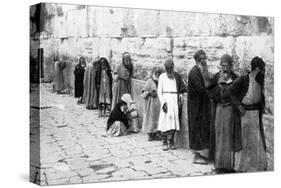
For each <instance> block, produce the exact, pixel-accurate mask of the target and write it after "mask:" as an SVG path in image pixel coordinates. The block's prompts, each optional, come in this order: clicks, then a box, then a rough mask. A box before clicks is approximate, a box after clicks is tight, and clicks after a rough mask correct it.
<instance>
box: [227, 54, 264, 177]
mask: <svg viewBox="0 0 281 188" xmlns="http://www.w3.org/2000/svg"><path fill="white" fill-rule="evenodd" d="M264 72H265V63H264V61H263V60H262V59H261V58H259V57H255V58H253V59H252V61H251V72H250V73H249V74H247V75H243V76H240V77H239V78H238V79H237V80H236V81H235V82H234V83H233V84H232V85H231V86H230V87H229V88H228V90H227V91H228V94H229V95H230V98H231V103H232V104H233V105H234V106H235V108H237V109H238V110H239V112H240V117H241V122H240V127H238V128H237V130H236V135H237V136H236V140H235V141H236V143H237V144H236V145H237V146H240V148H239V147H237V149H239V150H238V151H237V152H236V153H235V162H234V169H235V170H236V171H238V172H255V171H265V170H266V168H267V157H266V143H265V135H264V128H263V121H262V118H263V113H264V108H265V100H264Z"/></svg>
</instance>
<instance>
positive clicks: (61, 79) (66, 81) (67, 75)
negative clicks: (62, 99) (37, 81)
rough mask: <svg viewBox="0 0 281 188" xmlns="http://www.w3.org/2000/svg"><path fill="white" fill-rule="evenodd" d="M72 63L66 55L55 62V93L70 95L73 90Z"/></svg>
mask: <svg viewBox="0 0 281 188" xmlns="http://www.w3.org/2000/svg"><path fill="white" fill-rule="evenodd" d="M72 74H73V73H72V62H71V61H70V60H69V59H68V58H67V56H66V55H62V56H61V57H60V58H59V60H58V61H56V62H55V83H54V85H55V91H56V92H57V94H70V93H71V92H72V89H73V83H72V81H71V80H72Z"/></svg>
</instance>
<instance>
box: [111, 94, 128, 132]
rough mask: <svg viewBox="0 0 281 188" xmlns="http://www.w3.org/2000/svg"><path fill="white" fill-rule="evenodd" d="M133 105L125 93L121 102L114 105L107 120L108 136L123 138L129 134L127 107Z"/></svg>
mask: <svg viewBox="0 0 281 188" xmlns="http://www.w3.org/2000/svg"><path fill="white" fill-rule="evenodd" d="M131 103H133V100H132V97H131V95H130V94H128V93H125V94H123V96H122V97H121V100H120V101H119V102H118V103H116V104H115V106H114V109H113V110H112V111H111V113H110V115H109V118H108V120H107V128H106V132H107V134H108V135H109V136H124V135H127V134H128V132H129V127H130V124H129V121H130V119H129V116H128V113H129V112H128V107H129V106H130V105H131Z"/></svg>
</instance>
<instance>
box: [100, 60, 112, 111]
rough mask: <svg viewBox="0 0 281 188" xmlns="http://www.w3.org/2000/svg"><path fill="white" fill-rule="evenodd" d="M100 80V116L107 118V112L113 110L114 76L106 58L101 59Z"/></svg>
mask: <svg viewBox="0 0 281 188" xmlns="http://www.w3.org/2000/svg"><path fill="white" fill-rule="evenodd" d="M99 62H100V65H101V66H100V67H101V70H100V79H99V83H98V85H99V110H100V116H106V111H107V110H109V111H110V109H111V102H112V75H111V68H110V65H109V63H108V61H107V59H106V58H105V57H102V58H100V60H99Z"/></svg>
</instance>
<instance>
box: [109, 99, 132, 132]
mask: <svg viewBox="0 0 281 188" xmlns="http://www.w3.org/2000/svg"><path fill="white" fill-rule="evenodd" d="M123 105H126V103H125V102H124V101H119V102H118V103H117V104H116V105H115V107H114V109H113V110H112V111H111V113H110V115H109V118H108V120H107V127H106V130H108V129H109V128H110V126H111V125H112V124H113V123H114V122H115V121H121V122H123V123H124V125H125V126H126V127H127V128H128V127H129V124H128V116H127V115H126V114H124V112H122V111H121V106H123Z"/></svg>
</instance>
